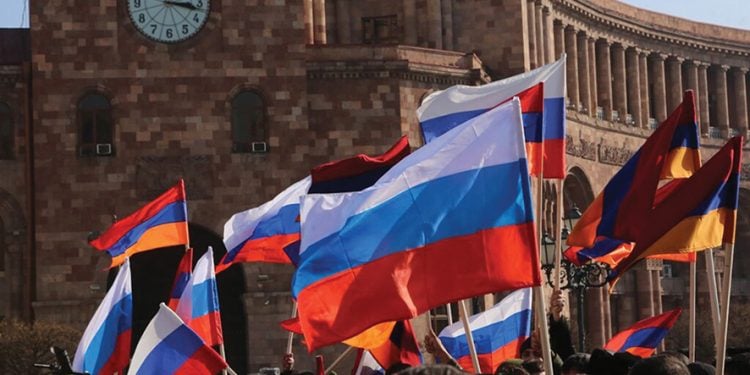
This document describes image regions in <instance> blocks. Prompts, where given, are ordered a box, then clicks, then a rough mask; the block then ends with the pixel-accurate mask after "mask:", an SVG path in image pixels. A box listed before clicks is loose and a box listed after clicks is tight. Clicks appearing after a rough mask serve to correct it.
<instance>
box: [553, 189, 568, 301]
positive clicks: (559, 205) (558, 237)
mask: <svg viewBox="0 0 750 375" xmlns="http://www.w3.org/2000/svg"><path fill="white" fill-rule="evenodd" d="M564 181H565V180H563V179H559V180H558V182H557V202H556V204H555V211H556V212H557V214H556V216H557V217H555V274H554V276H553V277H554V279H553V280H554V281H553V283H554V288H555V290H556V291H557V290H560V268H561V267H562V251H563V243H562V227H563V183H564ZM568 229H570V230H573V228H568Z"/></svg>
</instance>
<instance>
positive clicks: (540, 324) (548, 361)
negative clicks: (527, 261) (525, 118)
mask: <svg viewBox="0 0 750 375" xmlns="http://www.w3.org/2000/svg"><path fill="white" fill-rule="evenodd" d="M539 160H542V158H541V155H540V159H539ZM539 169H540V171H539V178H537V179H536V181H537V183H538V184H539V186H537V202H536V213H535V214H536V217H535V218H534V219H536V221H537V222H536V224H537V227H536V229H537V233H536V241H537V245H538V244H540V243H541V240H542V213H543V211H542V207H543V205H542V202H543V201H544V179H543V178H542V176H543V170H542V169H543V167H540V168H539ZM557 237H559V235H558V236H557ZM537 255H539V254H538V253H537ZM539 274H540V275H541V274H543V272H542V262H541V257H540V262H539ZM542 277H543V276H542ZM533 297H534V300H533V301H534V310H535V311H536V316H537V318H538V319H537V329H538V330H539V340H540V341H541V342H542V343H541V344H542V359H544V373H545V374H552V373H553V369H552V348H551V345H550V343H549V329H548V328H547V307H546V306H545V303H544V291H543V290H542V287H541V285H540V286H535V287H534V296H533Z"/></svg>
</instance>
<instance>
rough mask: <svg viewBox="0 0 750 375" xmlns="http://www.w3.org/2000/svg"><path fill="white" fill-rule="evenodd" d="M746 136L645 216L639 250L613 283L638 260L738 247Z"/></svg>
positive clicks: (673, 187) (675, 184)
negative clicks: (741, 179) (742, 166)
mask: <svg viewBox="0 0 750 375" xmlns="http://www.w3.org/2000/svg"><path fill="white" fill-rule="evenodd" d="M742 144H743V141H742V138H741V137H735V138H732V139H730V140H729V142H727V144H726V145H725V146H724V147H722V149H721V150H719V152H717V153H716V155H714V156H713V157H712V158H711V159H710V160H709V161H708V162H706V164H705V165H704V166H703V167H702V168H701V169H700V170H698V171H697V172H696V173H695V174H694V175H693V176H692V177H690V178H688V179H680V180H674V181H672V182H670V184H669V185H667V186H665V188H669V189H671V190H672V191H671V192H670V193H669V194H668V195H667V197H666V198H664V200H663V201H662V202H660V203H659V204H658V205H656V206H655V207H654V208H653V209H652V210H650V212H648V214H647V215H646V216H644V218H642V220H641V221H642V226H641V228H640V234H639V237H638V240H637V241H636V245H635V248H634V249H633V251H632V253H631V254H630V255H628V257H627V258H625V259H624V260H623V261H622V262H620V264H618V266H617V267H616V268H615V269H614V270H613V272H611V273H610V276H609V279H610V282H611V284H614V282H615V281H616V280H617V278H619V276H620V275H622V273H623V272H625V271H627V270H628V269H630V268H631V267H632V266H633V265H635V263H637V262H638V261H639V260H641V259H643V258H646V257H648V256H652V255H659V254H674V253H690V252H696V251H701V250H706V249H710V248H713V247H719V246H721V245H722V244H724V243H734V231H735V225H736V221H737V204H738V199H739V178H740V168H741V159H742Z"/></svg>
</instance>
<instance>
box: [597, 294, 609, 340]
mask: <svg viewBox="0 0 750 375" xmlns="http://www.w3.org/2000/svg"><path fill="white" fill-rule="evenodd" d="M599 292H600V293H601V294H602V302H603V303H602V311H603V313H604V319H603V320H604V342H607V341H609V339H611V338H612V308H611V307H610V295H609V290H608V289H607V288H606V287H602V288H599Z"/></svg>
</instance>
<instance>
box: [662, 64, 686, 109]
mask: <svg viewBox="0 0 750 375" xmlns="http://www.w3.org/2000/svg"><path fill="white" fill-rule="evenodd" d="M683 61H685V59H683V58H682V57H676V56H672V57H670V58H668V59H667V67H666V69H667V112H669V113H672V111H674V110H675V109H676V108H677V106H678V105H680V103H682V62H683Z"/></svg>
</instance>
